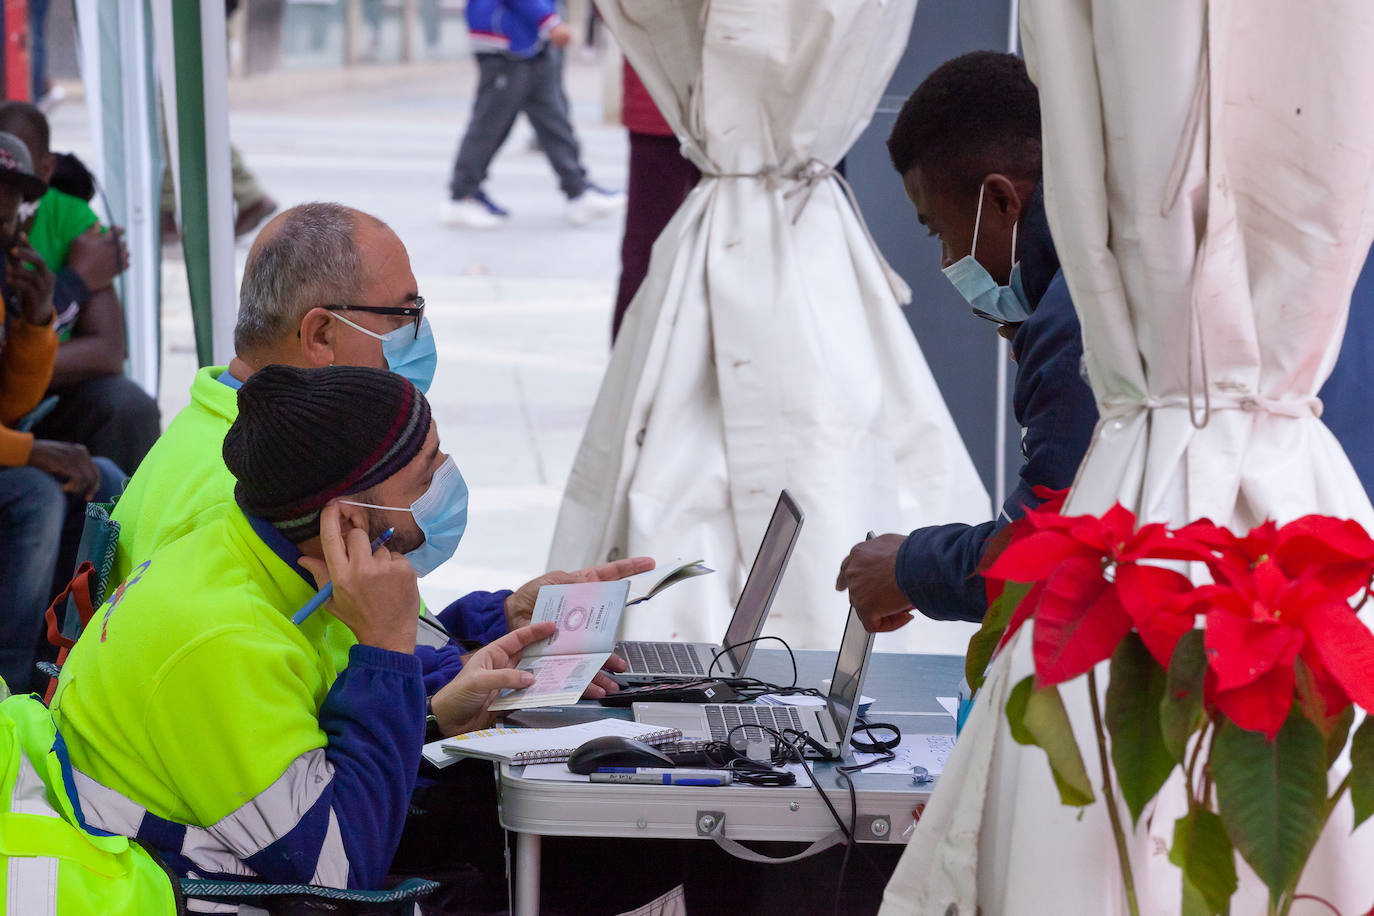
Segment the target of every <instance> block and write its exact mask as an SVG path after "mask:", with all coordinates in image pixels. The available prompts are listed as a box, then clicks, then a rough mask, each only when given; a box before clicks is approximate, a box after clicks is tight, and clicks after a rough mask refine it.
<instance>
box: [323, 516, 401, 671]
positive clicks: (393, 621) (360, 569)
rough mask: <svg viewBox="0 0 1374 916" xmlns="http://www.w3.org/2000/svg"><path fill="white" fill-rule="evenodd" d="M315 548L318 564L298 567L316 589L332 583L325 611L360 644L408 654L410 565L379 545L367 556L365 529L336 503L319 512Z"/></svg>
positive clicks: (367, 547)
mask: <svg viewBox="0 0 1374 916" xmlns="http://www.w3.org/2000/svg"><path fill="white" fill-rule="evenodd" d="M320 546H321V547H322V548H323V550H324V561H323V562H321V561H320V560H317V559H315V558H313V557H301V560H300V562H301V565H302V566H304V567H305V568H306V569H307V570H309V571H310V572H311V573H313V574H314V576H315V581H316V582H317V583H319V584H320V585H323V584H324V582H326V581H332V582H333V583H334V597H333V598H332V599H331V600H330V608H329V609H330V611H331V612H332V613H333V614H334V616H335V617H337V618H339V619H340V620H341V621H343V623H344V625H345V626H347V627H348V628H349V629H350V630H352V631H353V635H354V636H356V637H357V638H358V642H359V644H361V645H364V646H376V647H377V648H379V649H389V650H391V651H392V652H404V653H406V654H407V655H409V654H411V653H413V652H414V651H415V628H416V626H417V624H418V622H419V619H420V588H419V585H418V584H417V580H416V577H415V567H413V566H411V565H410V561H409V560H407V559H406V558H405V557H404V556H402V555H400V554H394V553H392V552H391V551H389V550H387V549H386V547H384V546H383V547H380V548H378V549H377V552H376V553H373V551H372V542H371V539H370V538H369V537H368V534H367V529H365V528H363V527H361V526H359V525H356V524H354V523H353V521H352V520H350V519H349V518H348V517H346V516H345V515H344V514H343V513H342V512H341V511H340V509H339V504H338V503H330V504H329V505H328V506H325V507H324V511H323V512H322V513H320Z"/></svg>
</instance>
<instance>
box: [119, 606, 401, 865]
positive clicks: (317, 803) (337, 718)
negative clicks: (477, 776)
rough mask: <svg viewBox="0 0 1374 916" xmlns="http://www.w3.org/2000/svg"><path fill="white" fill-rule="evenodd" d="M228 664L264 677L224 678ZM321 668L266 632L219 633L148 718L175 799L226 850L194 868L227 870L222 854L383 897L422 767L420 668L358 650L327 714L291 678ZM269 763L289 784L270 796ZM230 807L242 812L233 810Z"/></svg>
mask: <svg viewBox="0 0 1374 916" xmlns="http://www.w3.org/2000/svg"><path fill="white" fill-rule="evenodd" d="M226 658H241V659H243V660H244V661H245V664H248V663H249V662H251V663H252V668H253V670H251V671H247V670H245V671H234V670H232V669H231V670H226V669H225V667H224V660H225V659H226ZM310 664H311V662H310V660H309V659H308V658H306V657H305V655H304V653H303V652H302V650H300V649H298V648H297V647H295V646H294V645H290V644H286V643H283V644H281V645H275V646H274V645H267V646H264V643H263V641H262V638H261V635H260V633H259V632H258V631H256V630H249V629H248V628H240V629H236V630H230V631H221V632H219V633H215V634H210V635H209V636H208V637H207V638H206V639H205V641H204V642H203V643H202V644H201V645H199V646H195V647H192V648H191V649H190V650H189V651H188V652H186V653H185V655H183V657H182V658H180V659H179V660H178V661H177V662H176V663H175V665H174V666H173V667H172V668H171V669H170V670H168V671H165V672H160V673H159V684H158V688H157V689H156V690H155V691H154V692H153V693H152V694H151V697H150V700H149V704H148V708H147V710H146V714H145V716H144V720H145V721H146V722H147V723H148V728H149V732H150V734H151V735H152V736H153V737H154V738H155V740H156V741H157V745H158V747H159V748H160V753H159V756H160V758H161V762H162V764H163V767H164V768H165V769H166V771H167V772H168V773H169V774H170V776H171V778H172V780H173V782H174V785H173V789H174V790H175V792H176V793H177V794H178V795H179V796H181V797H182V798H184V799H185V800H186V803H187V806H188V808H189V809H190V812H191V815H192V818H193V820H194V821H195V822H196V823H198V824H201V825H204V826H205V827H206V828H208V833H209V835H210V837H212V838H213V840H214V841H215V843H216V845H217V846H218V847H219V849H218V850H216V849H214V848H210V849H204V848H201V849H199V850H198V852H199V853H200V856H201V857H202V859H203V861H202V860H200V859H197V857H196V852H193V851H188V854H189V855H190V856H191V859H192V863H191V864H193V865H196V866H198V867H200V868H202V869H204V870H209V871H215V872H221V873H223V872H225V871H227V870H226V869H224V868H223V867H222V865H221V866H220V867H215V862H216V857H215V853H216V852H217V851H218V852H220V853H221V855H222V854H226V853H227V854H228V855H229V856H232V857H233V858H234V859H236V860H237V861H238V862H239V863H241V865H242V866H243V867H244V868H247V869H251V870H252V872H253V873H254V874H256V875H258V876H260V877H261V878H263V879H264V880H267V881H271V882H277V883H284V884H318V885H323V886H326V887H351V888H377V887H380V886H381V882H382V879H383V878H384V877H385V875H386V871H387V868H388V867H389V866H390V864H391V858H392V856H393V855H394V854H395V851H396V846H397V844H398V843H399V841H400V835H401V827H402V825H403V823H404V821H405V815H406V811H407V809H408V805H409V800H410V793H411V791H412V789H413V788H414V781H415V774H416V773H417V771H418V769H419V765H420V746H421V743H422V741H423V738H424V720H425V714H424V703H425V694H424V689H423V685H422V684H421V680H420V665H419V662H418V661H416V659H415V658H414V657H413V656H411V655H407V654H405V653H401V652H393V651H389V650H386V649H380V648H377V647H375V646H363V645H358V646H354V647H353V648H352V649H351V650H349V660H348V666H347V668H345V669H344V671H343V672H342V673H340V675H339V677H338V679H337V680H336V681H335V682H334V685H333V686H332V687H331V688H330V690H329V692H328V693H327V694H326V695H325V698H324V702H323V703H322V704H321V705H320V707H319V712H318V717H317V715H316V712H315V699H314V698H313V697H312V696H311V693H310V690H309V688H308V685H307V684H306V682H304V681H303V680H302V679H301V678H299V677H296V676H295V675H294V673H293V671H294V670H295V669H296V666H298V665H304V666H308V665H310ZM207 670H215V671H216V672H217V673H216V675H215V678H214V681H215V682H214V683H210V682H207V681H206V677H205V672H206V671H207ZM186 696H195V697H197V707H198V715H197V716H196V717H195V719H196V721H193V722H191V721H186V717H185V716H184V715H182V714H181V713H182V712H183V711H184V710H185V708H186V702H185V699H184V698H185V697H186ZM265 757H266V758H271V759H272V761H273V762H274V763H275V764H276V766H275V767H273V768H272V770H269V772H272V771H275V772H277V773H279V775H278V776H276V778H273V779H270V780H269V781H267V783H266V784H265V785H264V784H260V783H262V781H263V780H262V779H261V777H260V776H259V777H258V779H257V781H256V782H255V781H254V780H253V778H252V777H251V776H250V775H249V774H261V773H262V772H263V759H264V758H265ZM226 799H241V801H240V803H239V804H238V805H237V806H234V807H232V808H228V810H226V807H227V806H226V804H225V801H224V800H226ZM174 851H175V850H174Z"/></svg>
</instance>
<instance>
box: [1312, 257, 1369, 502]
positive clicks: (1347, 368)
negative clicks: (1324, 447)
mask: <svg viewBox="0 0 1374 916" xmlns="http://www.w3.org/2000/svg"><path fill="white" fill-rule="evenodd" d="M1371 379H1374V252H1371V253H1370V254H1369V256H1368V257H1366V258H1365V262H1364V270H1362V271H1361V272H1360V277H1359V279H1358V280H1356V281H1355V291H1354V292H1353V293H1352V294H1351V296H1350V318H1349V320H1348V321H1347V322H1346V325H1345V339H1344V340H1342V341H1341V352H1340V355H1339V356H1337V357H1336V367H1335V368H1334V369H1332V370H1331V377H1330V378H1328V379H1327V380H1326V384H1325V385H1323V386H1322V389H1321V391H1319V392H1317V396H1318V397H1320V398H1321V399H1322V421H1323V422H1324V423H1326V426H1327V428H1328V429H1330V430H1331V432H1332V433H1334V434H1335V436H1336V439H1337V440H1339V442H1340V443H1341V447H1342V448H1344V449H1345V454H1346V455H1347V456H1348V457H1349V458H1350V463H1351V464H1353V465H1354V466H1355V473H1356V474H1359V475H1360V483H1362V484H1364V490H1365V492H1366V493H1368V494H1369V495H1370V498H1371V499H1374V422H1372V421H1374V408H1371V406H1370V380H1371Z"/></svg>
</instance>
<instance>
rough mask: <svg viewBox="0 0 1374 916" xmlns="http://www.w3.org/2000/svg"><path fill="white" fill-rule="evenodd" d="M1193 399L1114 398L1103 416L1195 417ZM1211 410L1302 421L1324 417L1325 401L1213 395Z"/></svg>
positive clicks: (1105, 404) (1108, 403)
mask: <svg viewBox="0 0 1374 916" xmlns="http://www.w3.org/2000/svg"><path fill="white" fill-rule="evenodd" d="M1193 403H1194V402H1193V398H1191V397H1189V396H1188V395H1182V394H1180V395H1173V396H1171V397H1155V396H1154V395H1145V396H1144V397H1140V398H1130V397H1122V398H1110V399H1108V400H1107V401H1105V402H1103V404H1102V411H1101V412H1102V416H1104V417H1114V416H1120V415H1122V414H1128V413H1134V412H1135V411H1139V410H1170V409H1180V408H1181V409H1186V410H1188V411H1189V413H1190V414H1191V412H1192V410H1193ZM1210 409H1211V410H1243V411H1246V412H1247V413H1260V412H1263V413H1268V414H1273V415H1275V416H1280V417H1290V418H1292V419H1302V418H1304V417H1314V418H1315V417H1320V416H1321V415H1322V400H1321V398H1319V397H1316V396H1315V395H1313V396H1309V397H1301V396H1298V397H1291V398H1267V397H1263V396H1261V395H1252V394H1241V395H1237V394H1222V393H1219V392H1218V393H1213V394H1212V396H1211V405H1210Z"/></svg>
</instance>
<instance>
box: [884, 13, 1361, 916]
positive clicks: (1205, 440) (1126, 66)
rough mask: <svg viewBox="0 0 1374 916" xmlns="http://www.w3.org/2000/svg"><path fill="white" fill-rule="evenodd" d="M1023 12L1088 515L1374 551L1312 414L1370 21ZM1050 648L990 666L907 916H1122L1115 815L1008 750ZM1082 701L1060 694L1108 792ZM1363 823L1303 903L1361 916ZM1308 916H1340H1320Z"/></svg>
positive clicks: (1165, 866) (1352, 224)
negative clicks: (1343, 538) (1079, 336)
mask: <svg viewBox="0 0 1374 916" xmlns="http://www.w3.org/2000/svg"><path fill="white" fill-rule="evenodd" d="M1021 9H1022V14H1021V29H1022V38H1023V41H1024V46H1025V51H1026V58H1027V62H1028V64H1029V66H1030V69H1031V73H1032V76H1033V77H1034V79H1035V81H1036V83H1037V84H1038V86H1039V88H1040V97H1041V106H1042V110H1043V132H1044V164H1045V192H1046V193H1045V198H1046V202H1047V206H1048V209H1049V216H1050V224H1051V227H1052V229H1053V232H1054V236H1055V241H1056V244H1057V245H1058V249H1059V254H1060V257H1061V260H1062V263H1063V268H1064V272H1065V275H1066V278H1067V280H1068V284H1069V288H1070V290H1071V291H1072V293H1073V298H1074V302H1075V303H1076V305H1077V308H1078V311H1079V315H1080V317H1081V319H1082V324H1083V337H1084V344H1085V354H1086V363H1087V370H1088V374H1089V376H1090V379H1091V382H1092V386H1093V391H1094V393H1095V395H1096V398H1097V401H1098V405H1099V409H1100V411H1101V421H1100V422H1099V424H1098V428H1097V431H1096V435H1095V436H1094V439H1093V443H1092V446H1091V447H1090V449H1089V451H1088V454H1087V457H1086V458H1085V460H1084V463H1083V466H1082V468H1081V469H1080V471H1079V474H1078V478H1077V481H1076V483H1075V486H1074V489H1073V493H1072V495H1071V498H1070V501H1069V503H1068V505H1067V507H1066V511H1067V512H1069V513H1080V512H1091V513H1100V512H1102V511H1104V510H1106V509H1107V508H1108V507H1110V506H1111V505H1112V503H1114V502H1117V501H1120V502H1121V503H1122V504H1124V505H1126V506H1128V507H1130V508H1132V509H1133V510H1135V511H1136V512H1137V513H1138V515H1139V516H1140V518H1141V520H1142V522H1144V521H1164V522H1170V523H1173V524H1182V523H1184V522H1186V521H1189V520H1192V519H1196V518H1200V517H1209V518H1211V519H1213V520H1214V521H1217V522H1220V523H1224V524H1227V525H1228V526H1230V527H1231V528H1232V529H1233V530H1237V531H1244V530H1248V529H1249V528H1250V527H1252V526H1253V525H1254V524H1256V523H1258V522H1260V521H1262V520H1263V519H1265V518H1273V519H1275V520H1276V521H1278V522H1280V523H1283V522H1286V521H1289V520H1291V519H1293V518H1294V517H1297V516H1300V515H1303V514H1307V513H1323V514H1327V515H1335V516H1340V517H1347V518H1354V519H1356V520H1358V521H1359V522H1361V523H1362V524H1363V525H1365V527H1366V528H1370V526H1371V523H1372V522H1374V510H1371V507H1370V503H1369V501H1368V499H1367V497H1366V495H1365V492H1364V489H1363V488H1362V487H1361V485H1360V482H1359V480H1358V478H1357V477H1356V476H1355V473H1354V471H1353V470H1352V469H1351V467H1350V463H1349V461H1348V460H1347V459H1346V457H1345V455H1344V453H1343V452H1342V451H1341V448H1340V446H1339V445H1338V444H1337V442H1336V440H1335V439H1334V437H1333V436H1332V435H1331V434H1330V433H1329V432H1328V431H1327V429H1326V428H1325V426H1324V425H1323V424H1322V423H1321V422H1320V421H1319V420H1318V419H1317V418H1318V415H1319V412H1320V403H1319V402H1318V401H1317V399H1316V392H1317V390H1318V389H1319V388H1320V386H1321V384H1322V382H1323V381H1324V380H1325V378H1326V377H1327V375H1328V374H1329V373H1330V371H1331V368H1332V366H1333V364H1334V362H1335V359H1336V355H1337V352H1338V351H1339V348H1340V344H1341V338H1342V334H1343V332H1344V327H1345V320H1346V314H1347V311H1348V308H1349V301H1350V293H1351V289H1352V287H1353V286H1354V282H1355V278H1356V275H1357V273H1358V272H1359V270H1360V266H1361V264H1362V262H1363V260H1364V257H1365V253H1366V252H1367V251H1368V250H1369V245H1370V240H1371V236H1372V235H1374V196H1371V190H1374V181H1372V180H1371V179H1374V119H1371V118H1370V117H1369V116H1368V113H1369V112H1371V111H1374V55H1371V54H1370V53H1369V48H1370V47H1371V43H1374V8H1371V7H1370V6H1369V5H1368V4H1367V3H1365V2H1362V0H1331V2H1326V3H1321V4H1293V3H1287V2H1283V0H1210V2H1205V3H1199V2H1196V0H1160V2H1156V3H1150V4H1136V3H1119V2H1114V0H1023V3H1022V7H1021ZM1366 622H1369V619H1368V614H1366ZM1028 630H1029V628H1026V629H1025V630H1022V631H1021V632H1020V633H1019V634H1018V636H1017V639H1016V641H1014V642H1013V644H1012V647H1011V649H1010V651H1007V652H1006V653H1004V654H1003V656H1001V657H1000V658H999V659H998V660H997V662H995V663H994V665H993V667H992V669H991V672H990V677H989V679H988V682H987V685H986V686H985V688H984V690H983V691H982V693H981V694H980V698H979V701H978V703H977V705H976V707H975V710H974V712H973V714H972V716H971V718H970V719H969V722H968V724H967V726H966V728H965V732H964V735H963V736H962V737H961V739H960V742H959V745H958V747H957V748H956V750H955V752H954V754H953V755H952V757H951V759H950V760H949V762H948V764H947V766H946V768H945V771H944V776H943V777H942V778H941V780H940V783H939V785H938V786H937V789H936V791H935V794H934V796H933V797H932V800H931V803H930V805H929V806H928V807H927V809H926V813H925V816H924V817H923V818H922V821H921V824H920V827H919V829H918V830H917V832H916V834H915V835H914V837H913V840H912V843H911V845H910V847H909V849H908V851H907V854H906V855H905V856H904V857H903V859H902V861H901V864H900V866H899V868H898V870H897V872H896V874H895V875H894V878H893V881H892V883H891V884H890V885H889V887H888V891H887V899H886V905H885V907H884V912H885V913H905V912H918V913H930V912H945V908H946V907H947V906H948V905H949V904H951V903H953V904H957V906H958V911H959V912H961V913H972V912H974V906H975V905H976V906H978V907H980V908H981V910H982V912H985V913H1004V914H1023V913H1024V914H1032V913H1045V912H1072V913H1079V912H1082V913H1089V912H1091V913H1124V912H1125V904H1124V898H1123V896H1122V891H1121V884H1120V879H1119V876H1118V866H1117V862H1116V857H1115V852H1114V848H1113V844H1112V840H1111V835H1110V832H1109V831H1110V828H1109V825H1108V821H1107V816H1106V810H1105V807H1104V802H1103V800H1102V799H1101V798H1099V799H1098V801H1097V802H1096V803H1095V804H1094V805H1092V806H1090V807H1089V808H1087V809H1086V810H1085V812H1084V814H1083V817H1082V819H1081V820H1080V819H1079V817H1078V813H1079V812H1078V810H1077V809H1072V808H1067V807H1063V806H1061V805H1060V804H1059V800H1058V795H1057V793H1056V791H1055V789H1054V786H1053V783H1052V781H1051V777H1050V771H1049V767H1048V765H1047V763H1046V760H1045V756H1044V753H1043V752H1042V751H1040V750H1038V749H1033V748H1022V747H1020V746H1019V745H1016V744H1015V743H1014V742H1013V741H1012V740H1011V737H1010V734H1009V732H1008V730H1007V727H1006V724H1005V716H1004V707H1005V702H1006V695H1007V692H1008V690H1009V688H1010V685H1012V684H1015V683H1016V682H1017V681H1019V680H1020V679H1021V678H1022V677H1024V676H1025V675H1026V674H1027V673H1029V672H1030V671H1031V667H1032V666H1031V662H1030V657H1029V654H1030V653H1029V645H1030V640H1029V638H1028V637H1027V636H1026V635H1025V634H1026V633H1027V632H1028ZM1103 668H1104V669H1105V665H1104V666H1103ZM1105 674H1106V672H1105V670H1102V671H1100V672H1099V684H1101V685H1105V683H1106V679H1105ZM1086 689H1087V688H1086V685H1085V683H1084V682H1081V681H1080V682H1076V683H1075V684H1073V685H1071V686H1069V687H1067V688H1065V689H1064V691H1063V692H1064V697H1065V702H1066V704H1068V705H1069V706H1070V713H1071V716H1072V717H1073V720H1074V723H1075V730H1076V732H1077V735H1078V741H1079V745H1080V747H1081V748H1082V749H1083V751H1084V758H1085V761H1086V763H1087V766H1088V771H1089V774H1090V775H1091V776H1092V778H1093V781H1094V784H1095V785H1100V784H1101V783H1100V778H1099V776H1100V773H1099V772H1098V770H1099V768H1098V766H1097V759H1098V758H1097V755H1096V754H1095V753H1093V751H1092V748H1094V747H1095V746H1096V741H1095V739H1094V737H1093V735H1092V730H1091V724H1090V719H1089V713H1088V697H1087V696H1086ZM1340 768H1341V764H1337V768H1336V770H1337V772H1336V775H1335V778H1336V779H1339V778H1340V776H1341V772H1340ZM1182 794H1183V789H1182V785H1181V782H1179V781H1177V780H1176V781H1175V782H1174V783H1171V784H1170V785H1166V786H1165V787H1164V789H1163V790H1162V791H1161V794H1160V799H1159V801H1157V802H1156V805H1155V808H1154V811H1153V818H1152V819H1151V813H1150V812H1149V811H1148V810H1147V812H1146V815H1145V816H1144V817H1142V826H1141V827H1140V829H1138V830H1137V832H1136V834H1135V835H1134V837H1133V845H1132V860H1133V863H1134V872H1135V876H1136V884H1137V889H1138V891H1139V893H1140V897H1141V905H1142V907H1143V909H1144V911H1145V912H1149V913H1177V912H1178V908H1179V905H1180V903H1179V901H1180V896H1179V894H1180V889H1179V887H1180V882H1179V876H1178V870H1177V868H1175V867H1174V866H1173V865H1171V864H1169V862H1168V858H1167V856H1166V855H1165V854H1164V853H1163V852H1162V850H1166V849H1167V848H1168V846H1169V845H1170V843H1171V842H1172V830H1173V823H1174V820H1175V818H1176V817H1178V816H1179V815H1181V813H1182V804H1181V801H1182ZM1122 810H1123V811H1124V806H1122ZM1127 823H1129V820H1127ZM1351 823H1352V819H1351V810H1350V805H1349V803H1348V801H1347V802H1346V803H1344V804H1343V805H1342V807H1341V808H1340V809H1338V810H1337V812H1336V813H1335V814H1334V816H1333V817H1332V821H1331V823H1330V824H1329V825H1328V827H1327V830H1326V832H1325V834H1323V837H1322V839H1321V841H1320V843H1319V845H1318V847H1317V849H1316V850H1315V851H1314V853H1313V855H1312V858H1311V860H1310V861H1309V865H1308V868H1307V870H1306V871H1305V872H1304V876H1303V881H1302V884H1301V885H1300V887H1299V891H1300V892H1305V893H1310V894H1316V895H1319V896H1320V897H1322V898H1324V899H1325V900H1327V901H1329V902H1331V903H1332V904H1334V905H1335V906H1336V907H1337V909H1338V910H1339V911H1340V912H1343V913H1357V912H1358V913H1363V912H1365V911H1366V910H1367V909H1368V908H1369V906H1370V903H1371V902H1374V871H1371V869H1370V868H1369V863H1370V862H1374V828H1371V827H1370V826H1368V825H1365V826H1363V827H1362V828H1361V830H1360V831H1359V832H1357V833H1355V834H1354V835H1353V836H1352V835H1351V833H1350V826H1351ZM1237 863H1238V866H1239V867H1240V870H1241V873H1242V879H1241V891H1240V892H1239V894H1238V896H1237V897H1236V898H1235V902H1234V903H1233V905H1232V912H1239V913H1252V912H1263V911H1264V909H1265V896H1266V895H1265V892H1264V889H1263V887H1262V885H1261V884H1260V883H1259V881H1258V879H1257V878H1256V877H1255V876H1254V874H1253V873H1251V872H1250V871H1249V869H1248V868H1247V867H1246V866H1245V865H1244V863H1243V861H1242V860H1240V858H1239V857H1237ZM1293 912H1294V913H1316V912H1330V910H1329V909H1327V908H1326V907H1325V906H1324V905H1322V904H1321V903H1318V902H1316V901H1311V900H1306V901H1299V902H1298V904H1297V905H1296V906H1295V907H1294V910H1293Z"/></svg>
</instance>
